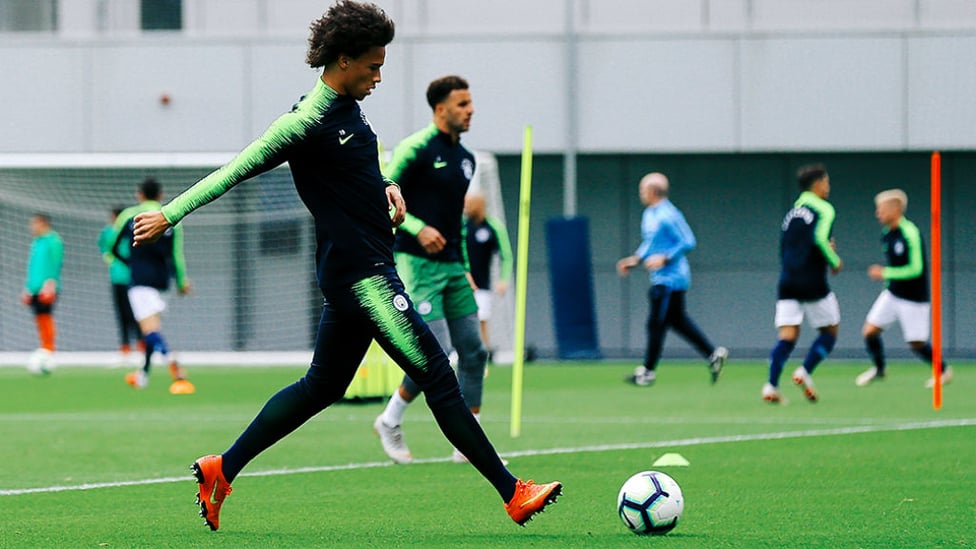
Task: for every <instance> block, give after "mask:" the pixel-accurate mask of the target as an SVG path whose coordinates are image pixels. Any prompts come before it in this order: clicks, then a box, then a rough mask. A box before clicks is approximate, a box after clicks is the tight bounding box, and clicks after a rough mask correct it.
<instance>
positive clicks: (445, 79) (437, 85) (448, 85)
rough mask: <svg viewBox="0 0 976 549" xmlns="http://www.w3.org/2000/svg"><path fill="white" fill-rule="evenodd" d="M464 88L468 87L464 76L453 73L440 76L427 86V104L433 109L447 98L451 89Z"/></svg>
mask: <svg viewBox="0 0 976 549" xmlns="http://www.w3.org/2000/svg"><path fill="white" fill-rule="evenodd" d="M466 89H468V81H467V80H465V79H464V78H461V77H460V76H456V75H453V74H452V75H449V76H442V77H440V78H438V79H437V80H434V81H433V82H431V83H430V85H429V86H427V104H428V105H430V108H432V109H433V108H434V107H436V106H437V104H438V103H440V102H442V101H444V100H445V99H447V96H449V95H451V92H452V91H454V90H466Z"/></svg>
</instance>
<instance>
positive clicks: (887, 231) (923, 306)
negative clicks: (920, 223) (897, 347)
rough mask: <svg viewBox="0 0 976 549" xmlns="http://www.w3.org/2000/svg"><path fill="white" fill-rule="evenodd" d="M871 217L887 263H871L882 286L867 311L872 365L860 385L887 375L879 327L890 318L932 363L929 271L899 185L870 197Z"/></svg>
mask: <svg viewBox="0 0 976 549" xmlns="http://www.w3.org/2000/svg"><path fill="white" fill-rule="evenodd" d="M874 205H875V216H876V217H877V218H878V221H879V222H880V223H881V225H882V226H883V227H884V229H883V231H882V236H881V243H882V245H883V247H884V254H885V259H887V260H888V266H887V267H885V266H882V265H871V266H870V267H869V268H868V276H869V277H870V278H871V280H878V281H882V280H883V281H884V282H885V289H884V290H883V291H882V292H881V295H879V296H878V299H876V300H875V301H874V305H872V306H871V310H870V311H868V316H867V319H866V320H865V321H864V328H863V329H862V330H861V332H862V334H863V335H864V344H865V346H866V347H867V349H868V354H869V355H871V360H872V361H873V362H874V366H872V367H871V368H869V369H868V370H867V371H866V372H864V373H863V374H861V375H859V376H857V378H856V379H855V380H854V381H855V383H856V384H857V386H858V387H863V386H865V385H867V384H869V383H871V382H872V381H875V380H878V379H884V377H885V355H884V346H883V345H882V342H881V332H882V331H884V329H885V328H886V327H888V326H890V325H891V324H893V323H894V322H896V321H897V322H898V323H899V324H901V332H902V335H903V336H904V337H905V342H907V343H908V345H909V347H911V348H912V351H914V352H915V354H916V355H918V356H919V358H921V359H922V360H924V361H925V362H927V363H929V364H932V346H931V345H930V344H929V343H928V339H929V316H930V315H931V312H932V306H931V304H930V303H929V280H928V270H927V268H926V266H925V244H924V243H923V242H922V233H921V232H919V230H918V227H916V226H915V224H914V223H912V222H911V221H909V220H908V218H906V217H905V208H907V207H908V195H906V194H905V191H903V190H901V189H890V190H887V191H882V192H880V193H878V195H877V196H875V197H874ZM940 367H941V369H942V383H949V382H951V381H952V368H949V367H948V366H946V365H945V362H943V363H942V364H941V365H940ZM933 385H935V379H934V378H929V380H928V383H927V384H926V386H927V387H928V388H930V389H931V388H932V386H933Z"/></svg>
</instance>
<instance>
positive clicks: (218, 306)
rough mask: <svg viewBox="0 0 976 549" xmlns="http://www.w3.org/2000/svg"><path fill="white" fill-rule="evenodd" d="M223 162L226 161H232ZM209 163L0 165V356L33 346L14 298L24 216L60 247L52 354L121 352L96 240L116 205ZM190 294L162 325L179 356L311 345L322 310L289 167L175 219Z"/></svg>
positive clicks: (175, 302)
mask: <svg viewBox="0 0 976 549" xmlns="http://www.w3.org/2000/svg"><path fill="white" fill-rule="evenodd" d="M228 158H229V157H228ZM228 158H222V157H214V156H211V155H38V156H27V155H18V156H16V157H7V158H3V159H0V307H2V308H3V310H4V311H5V314H3V315H0V350H4V351H23V350H29V349H33V348H36V347H37V336H36V332H35V327H34V323H33V320H32V316H31V314H30V311H29V309H27V308H25V307H23V306H22V305H20V304H19V302H18V295H19V294H20V291H21V288H22V287H23V283H24V278H25V269H26V262H27V258H28V251H29V247H30V243H31V235H30V231H29V229H28V219H29V218H30V216H31V215H32V214H34V213H38V212H39V213H45V214H47V215H48V216H50V218H51V224H52V228H53V229H54V230H55V231H57V232H58V233H59V234H60V235H61V237H62V239H63V240H64V267H63V270H62V290H61V294H60V296H59V299H58V302H57V304H56V306H55V310H54V317H55V320H56V323H57V330H58V337H57V345H58V349H59V352H60V351H105V350H115V349H118V347H119V336H118V329H117V325H116V320H115V313H114V309H113V307H112V301H111V293H110V286H111V285H110V281H109V278H108V268H107V265H106V263H105V261H104V260H103V258H102V255H101V253H100V252H99V249H98V244H97V242H98V236H99V234H100V232H101V231H102V229H103V228H104V227H105V226H106V225H107V224H108V223H109V221H110V211H111V209H112V207H113V206H117V205H118V206H130V205H133V204H135V203H136V198H135V191H136V189H137V186H138V185H139V183H141V182H142V181H143V179H145V178H146V177H149V176H151V177H154V178H156V179H157V180H158V181H159V182H160V184H161V185H162V188H163V194H164V196H163V201H165V200H166V197H168V196H173V195H175V194H177V193H178V192H180V191H182V190H183V189H184V188H186V187H188V186H189V185H190V184H192V183H194V182H196V181H197V180H198V179H200V178H201V177H203V176H205V175H206V174H207V173H209V172H210V171H212V170H213V169H214V168H216V167H218V166H220V165H221V164H222V163H223V162H224V161H225V160H227V159H228ZM182 224H183V226H184V234H185V252H186V265H187V274H188V277H189V278H190V280H191V282H192V283H193V292H192V293H191V294H190V295H189V296H186V297H177V296H176V295H175V292H169V293H170V294H171V295H170V296H169V298H168V309H167V311H166V312H165V313H164V316H163V329H164V332H165V333H166V335H167V338H168V340H169V342H170V345H171V347H173V348H174V350H176V351H196V350H200V351H203V350H206V351H259V350H269V351H270V350H302V349H310V348H311V345H312V340H313V337H314V333H315V327H316V325H317V322H318V315H319V312H320V311H321V302H322V298H321V294H320V293H319V291H318V289H317V287H316V284H315V280H314V276H315V275H314V273H315V270H314V266H313V264H312V262H313V258H314V248H315V242H314V231H313V229H312V222H311V217H310V216H309V214H308V213H307V211H306V210H305V208H304V206H303V205H302V204H301V202H300V201H299V199H298V197H297V194H296V193H295V191H294V186H293V184H292V181H291V176H290V174H289V172H288V170H287V167H279V168H277V169H275V170H272V171H270V172H268V173H266V174H263V175H262V176H260V177H257V178H255V179H254V180H251V181H248V182H245V183H242V184H241V185H239V186H238V187H237V188H235V189H234V190H232V191H231V192H230V193H228V194H227V195H226V196H225V197H223V198H222V199H221V200H218V201H216V202H214V203H213V204H210V205H208V206H206V207H204V208H202V209H201V210H199V211H198V212H197V213H195V214H194V215H192V216H189V217H188V218H187V219H186V220H185V221H183V222H182Z"/></svg>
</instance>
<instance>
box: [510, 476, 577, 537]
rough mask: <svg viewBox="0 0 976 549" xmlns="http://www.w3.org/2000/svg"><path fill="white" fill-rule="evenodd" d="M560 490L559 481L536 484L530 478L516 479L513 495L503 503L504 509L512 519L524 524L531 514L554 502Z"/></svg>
mask: <svg viewBox="0 0 976 549" xmlns="http://www.w3.org/2000/svg"><path fill="white" fill-rule="evenodd" d="M562 491H563V485H562V484H561V483H559V482H550V483H549V484H536V483H535V481H532V480H530V481H528V482H523V481H522V479H518V480H516V482H515V495H514V496H512V499H511V500H510V501H509V502H508V503H506V504H505V510H506V511H508V516H510V517H512V520H514V521H515V522H517V523H518V524H519V525H521V526H525V523H526V522H529V521H530V520H532V516H533V515H535V514H536V513H541V512H542V511H543V510H544V509H545V508H546V506H547V505H549V504H550V503H555V502H556V497H558V496H559V494H561V493H562Z"/></svg>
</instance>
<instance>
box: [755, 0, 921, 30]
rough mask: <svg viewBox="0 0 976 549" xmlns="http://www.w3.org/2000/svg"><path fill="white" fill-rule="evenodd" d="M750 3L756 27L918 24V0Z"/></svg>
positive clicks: (898, 26) (764, 0) (899, 26)
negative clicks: (916, 6)
mask: <svg viewBox="0 0 976 549" xmlns="http://www.w3.org/2000/svg"><path fill="white" fill-rule="evenodd" d="M751 4H752V23H753V28H754V29H757V30H758V29H762V30H810V29H830V30H842V29H875V30H891V29H902V28H906V27H909V28H910V27H912V26H913V25H914V23H915V5H916V1H915V0H858V1H856V2H851V1H850V0H753V1H752V3H751Z"/></svg>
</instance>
